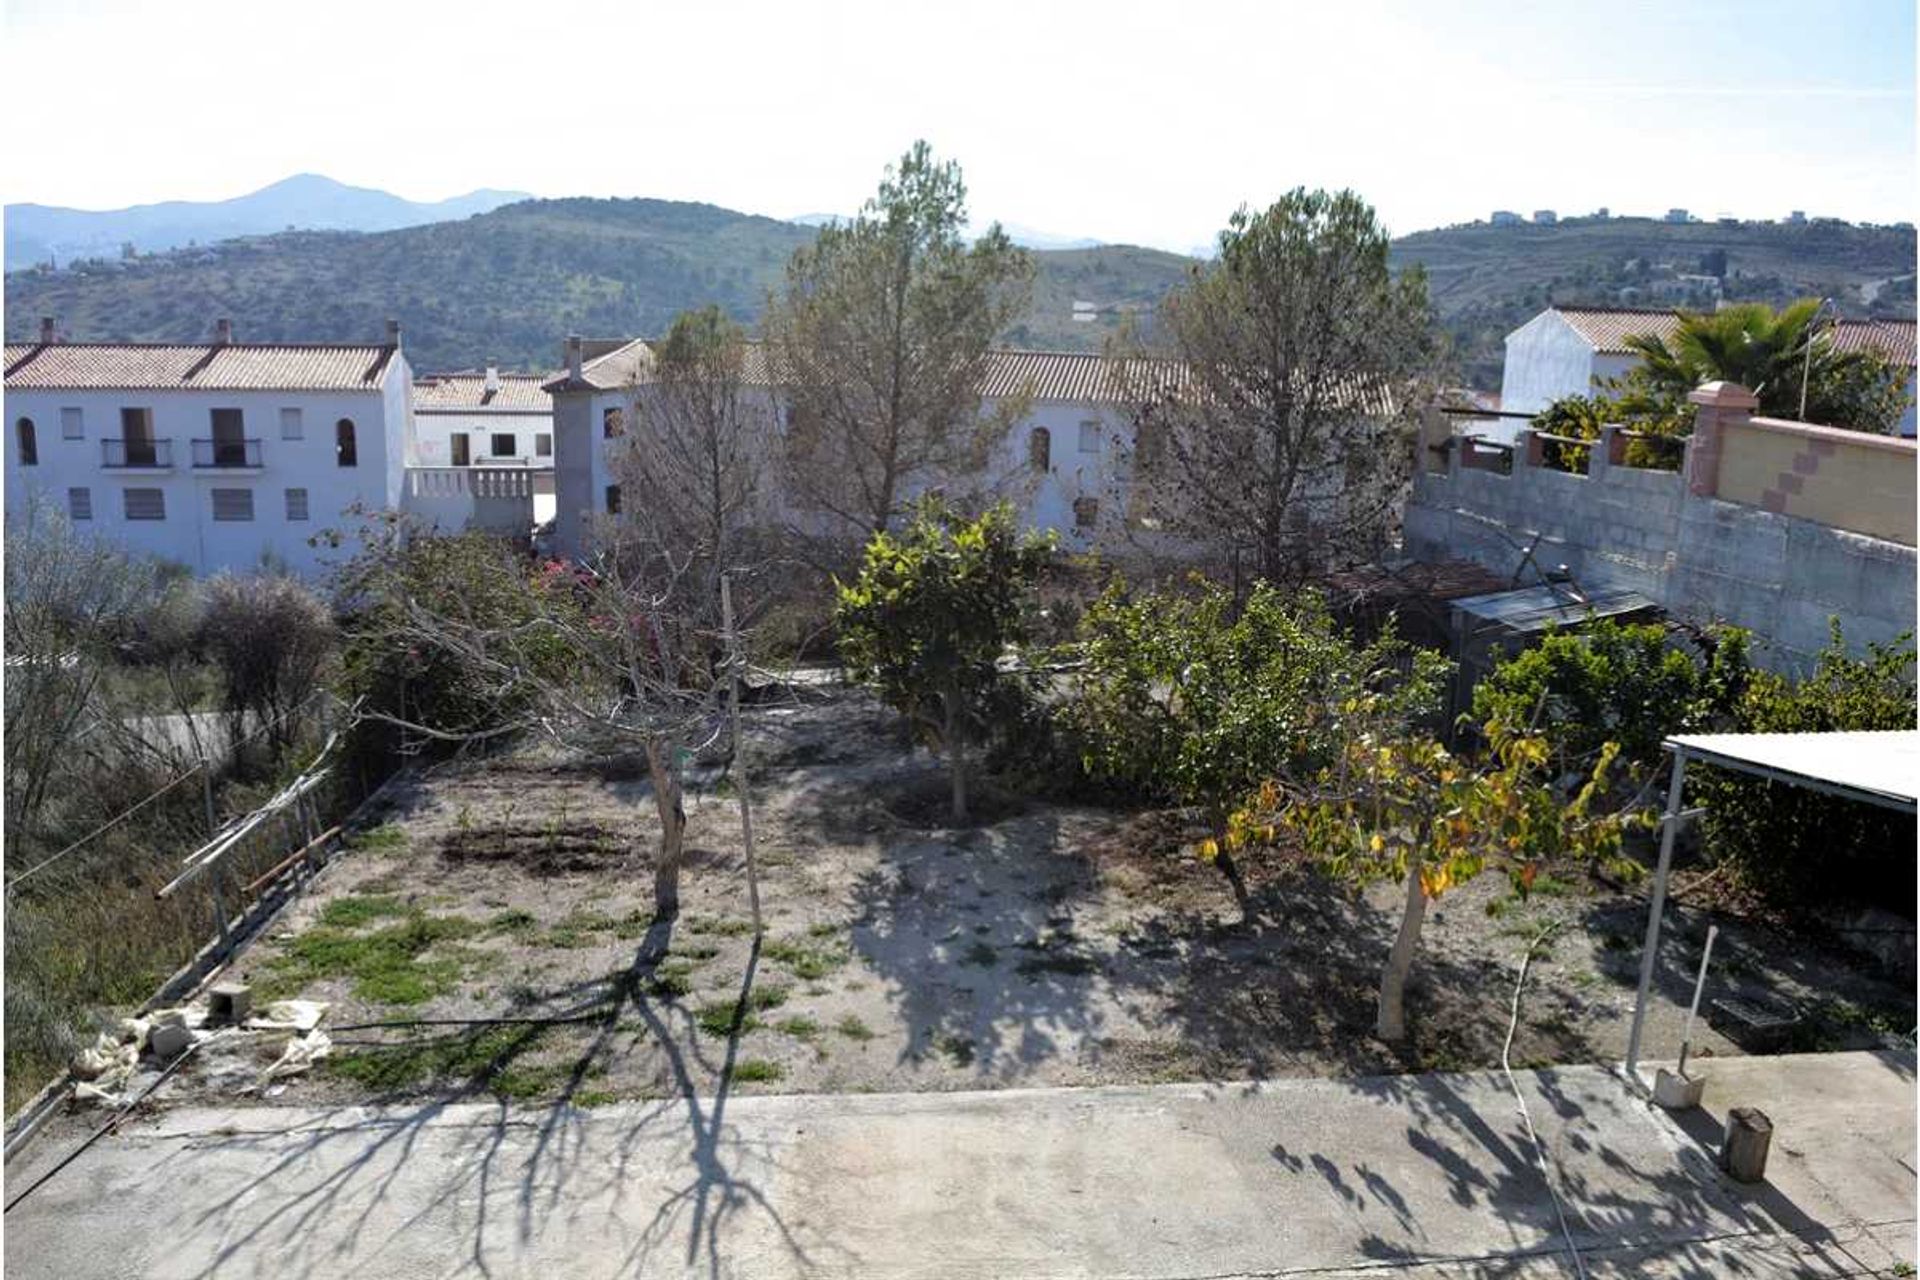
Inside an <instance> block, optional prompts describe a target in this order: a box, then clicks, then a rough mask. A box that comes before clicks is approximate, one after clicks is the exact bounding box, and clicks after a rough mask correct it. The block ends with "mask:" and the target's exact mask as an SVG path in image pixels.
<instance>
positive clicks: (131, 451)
mask: <svg viewBox="0 0 1920 1280" xmlns="http://www.w3.org/2000/svg"><path fill="white" fill-rule="evenodd" d="M51 328H52V326H51V325H50V324H48V325H44V326H43V333H42V336H43V338H45V339H48V340H46V341H42V342H39V343H21V344H8V345H7V347H6V354H5V359H6V371H5V387H6V432H7V435H6V452H5V457H6V472H5V487H6V498H7V502H8V505H9V507H10V508H11V509H12V510H15V511H20V510H24V509H25V505H26V504H27V502H28V501H29V500H30V499H31V498H33V497H34V496H35V495H37V496H38V498H39V500H40V501H42V502H45V503H47V504H50V505H51V506H53V507H54V508H55V509H57V510H59V511H61V512H63V513H64V514H65V515H66V516H67V517H68V518H69V519H71V520H72V521H73V523H74V526H75V527H76V528H78V529H82V530H91V531H95V532H98V533H100V534H103V535H106V536H107V537H109V538H111V539H112V540H114V541H117V542H120V543H122V544H124V545H125V546H127V547H128V548H129V549H131V550H135V551H138V552H141V553H145V554H149V555H153V556H157V557H159V558H161V559H163V560H166V561H170V562H174V563H178V564H181V565H184V566H186V567H187V568H189V569H191V570H192V571H193V572H194V573H197V574H211V573H217V572H219V571H221V570H227V569H231V570H236V571H246V570H250V569H257V568H260V567H262V566H274V567H283V568H285V569H288V570H291V571H293V572H295V573H299V574H302V575H305V576H314V575H317V574H319V573H321V572H323V571H324V570H325V569H326V568H327V567H328V566H329V565H331V564H335V563H338V562H339V561H340V560H341V559H342V558H344V557H345V556H346V555H348V554H350V553H351V544H350V543H343V544H342V545H341V546H339V547H337V548H336V547H333V546H331V545H330V543H331V541H332V540H331V539H329V538H325V537H316V535H319V534H322V533H323V532H324V531H334V530H337V531H340V532H342V533H351V531H352V530H353V528H354V527H355V525H356V523H357V517H356V516H355V515H354V514H353V511H354V509H356V508H359V509H365V510H368V511H378V510H383V509H390V508H398V507H399V506H401V503H402V494H403V490H404V488H405V475H404V473H405V465H406V455H407V441H408V439H409V435H410V427H409V421H410V418H411V403H410V387H411V382H412V379H411V375H410V371H409V370H408V367H407V362H406V358H405V356H404V354H403V353H402V351H401V348H400V335H399V326H398V325H397V324H393V323H391V322H390V323H389V325H388V333H387V340H386V341H385V342H383V343H376V344H367V345H332V344H260V343H239V342H235V341H233V340H232V336H231V330H230V328H229V326H227V325H226V323H225V322H222V323H221V326H220V329H219V332H218V335H217V336H216V338H215V340H214V341H213V342H211V343H204V344H192V345H162V344H128V343H66V342H55V341H52V340H51V338H52V333H51Z"/></svg>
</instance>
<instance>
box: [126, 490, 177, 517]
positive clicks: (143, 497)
mask: <svg viewBox="0 0 1920 1280" xmlns="http://www.w3.org/2000/svg"><path fill="white" fill-rule="evenodd" d="M120 501H121V509H122V511H123V512H124V514H125V515H126V518H127V519H129V520H165V519H166V518H167V495H166V493H165V492H164V491H163V490H160V489H122V490H121V491H120Z"/></svg>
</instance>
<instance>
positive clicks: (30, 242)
mask: <svg viewBox="0 0 1920 1280" xmlns="http://www.w3.org/2000/svg"><path fill="white" fill-rule="evenodd" d="M526 198H527V196H526V194H525V193H524V192H519V191H471V192H468V193H467V194H466V195H464V196H455V197H454V198H453V199H451V200H439V201H434V202H431V203H426V204H422V203H419V202H416V201H413V200H403V199H401V198H400V197H399V196H396V195H391V194H389V193H388V192H385V191H375V190H373V189H371V188H368V187H350V186H347V185H346V184H345V183H341V182H335V181H334V180H333V179H332V178H325V177H321V176H320V175H319V174H315V173H303V174H299V175H297V176H295V177H291V178H287V179H285V180H283V181H280V182H276V183H274V184H273V185H272V186H269V187H262V188H261V189H260V190H258V191H254V192H251V193H249V194H247V195H244V196H238V197H236V198H234V199H232V200H209V201H194V200H170V201H168V202H166V203H164V204H142V205H135V206H133V207H132V208H129V209H111V210H105V211H98V212H96V211H93V210H88V209H64V208H60V207H59V206H56V205H44V204H10V205H8V206H7V207H6V240H7V254H6V258H7V269H8V270H9V271H11V270H12V269H14V268H15V267H26V266H31V265H33V264H35V263H39V262H46V261H48V260H49V259H50V258H51V259H53V260H55V261H57V262H59V263H61V264H63V265H64V264H65V263H68V262H72V261H74V260H75V259H78V258H99V257H104V258H118V257H119V256H120V254H121V251H122V247H123V246H126V245H132V246H133V248H134V250H135V251H136V252H138V253H158V252H161V251H163V250H166V249H174V248H178V247H180V246H182V245H187V244H193V243H196V242H197V243H199V244H211V243H212V242H214V241H216V240H227V239H231V238H233V237H234V236H254V235H266V234H269V233H271V232H275V231H288V230H293V229H296V228H297V229H299V230H302V231H391V230H393V229H395V228H397V227H413V226H419V225H420V224H422V223H426V222H445V221H448V220H451V219H455V218H467V217H471V216H473V215H474V214H476V213H485V212H487V211H488V210H490V209H497V208H499V207H500V206H501V205H503V204H511V203H512V202H514V201H516V200H525V199H526Z"/></svg>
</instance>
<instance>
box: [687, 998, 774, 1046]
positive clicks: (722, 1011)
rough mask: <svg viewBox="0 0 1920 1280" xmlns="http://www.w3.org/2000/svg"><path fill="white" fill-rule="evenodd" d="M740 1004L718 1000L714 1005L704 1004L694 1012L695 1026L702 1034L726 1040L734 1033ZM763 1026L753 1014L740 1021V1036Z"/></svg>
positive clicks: (750, 1013) (749, 1013)
mask: <svg viewBox="0 0 1920 1280" xmlns="http://www.w3.org/2000/svg"><path fill="white" fill-rule="evenodd" d="M739 1007H740V1006H739V1004H738V1002H736V1001H733V1000H717V1001H715V1002H714V1003H712V1004H703V1005H701V1006H700V1007H699V1008H698V1009H695V1010H694V1011H693V1024H694V1025H695V1026H697V1027H699V1028H700V1030H701V1031H702V1032H704V1033H705V1034H707V1035H710V1036H713V1037H715V1038H716V1039H725V1038H726V1037H728V1036H730V1035H732V1034H733V1032H734V1014H735V1013H736V1012H737V1011H738V1010H739ZM762 1025H763V1024H762V1023H761V1021H760V1019H759V1018H757V1017H755V1016H754V1015H753V1013H752V1012H748V1013H747V1015H746V1016H745V1017H743V1018H741V1019H740V1026H739V1030H740V1034H741V1035H745V1034H746V1033H747V1032H749V1031H757V1030H759V1029H760V1027H761V1026H762Z"/></svg>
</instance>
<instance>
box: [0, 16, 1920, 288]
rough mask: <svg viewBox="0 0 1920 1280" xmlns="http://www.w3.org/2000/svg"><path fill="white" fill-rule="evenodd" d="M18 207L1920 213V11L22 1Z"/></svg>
mask: <svg viewBox="0 0 1920 1280" xmlns="http://www.w3.org/2000/svg"><path fill="white" fill-rule="evenodd" d="M4 2H5V5H6V8H5V18H4V22H5V28H4V29H5V49H4V59H5V64H4V65H5V76H6V84H7V86H8V94H7V98H8V103H9V106H10V108H11V114H12V127H10V128H9V129H8V130H7V145H6V148H5V152H4V159H3V160H0V195H4V198H5V199H6V200H7V201H9V202H15V201H26V200H32V201H38V202H41V203H47V204H63V205H73V206H77V207H81V208H114V207H119V206H122V205H127V204H135V203H147V202H150V201H156V200H166V199H223V198H227V197H230V196H234V195H239V194H241V193H243V192H246V191H250V190H253V189H255V188H258V187H261V186H264V185H266V184H267V183H269V182H273V181H275V180H277V179H280V178H284V177H286V176H288V175H290V174H294V173H301V172H317V173H324V174H326V175H328V176H330V177H333V178H337V179H339V180H341V181H343V182H348V183H352V184H355V185H360V186H370V187H379V188H382V189H385V190H389V191H393V192H395V193H397V194H400V195H403V196H406V197H409V198H411V199H416V200H427V199H439V198H442V197H446V196H451V195H456V194H459V193H461V192H464V191H468V190H472V189H473V188H476V187H496V188H507V189H514V190H523V191H529V192H532V193H534V194H536V195H541V196H570V195H590V196H653V197H659V198H665V199H679V200H704V201H709V202H712V203H714V204H719V205H723V206H726V207H728V208H734V209H741V210H745V211H748V212H753V213H763V214H769V215H773V216H776V217H788V216H794V215H799V214H805V213H821V212H827V213H832V212H850V211H851V210H853V209H854V208H856V207H857V206H858V205H859V204H860V202H861V201H862V200H864V199H865V198H866V197H867V196H868V195H870V194H871V193H872V191H873V188H874V185H875V184H876V182H877V181H878V179H879V176H880V172H881V170H882V168H883V166H884V165H885V164H886V163H887V162H888V161H889V160H891V159H893V158H895V157H897V156H898V155H899V153H900V152H901V151H903V150H904V149H905V148H906V146H907V145H908V144H909V143H911V142H912V140H913V139H915V138H917V137H924V138H926V139H927V140H928V141H929V142H931V143H932V145H933V146H934V148H935V150H936V151H937V152H938V153H939V154H941V155H942V156H947V157H951V158H954V159H957V160H959V161H960V163H961V164H962V166H963V167H964V170H965V174H966V178H967V183H968V186H969V189H970V193H971V207H972V212H973V214H974V216H975V219H976V221H985V220H988V219H996V218H997V219H1000V220H1003V221H1005V222H1008V223H1012V224H1018V225H1020V226H1023V227H1026V228H1031V229H1034V230H1038V231H1042V232H1046V233H1050V234H1056V235H1062V236H1074V237H1082V236H1084V237H1090V238H1095V239H1100V240H1106V241H1113V242H1121V243H1135V244H1150V245H1155V246H1159V247H1162V248H1169V249H1176V250H1191V249H1193V248H1195V247H1196V246H1200V245H1204V244H1207V243H1209V242H1210V241H1211V240H1212V238H1213V236H1214V234H1215V233H1216V231H1217V230H1218V229H1219V228H1220V227H1221V226H1222V225H1223V224H1224V223H1225V221H1226V218H1227V216H1228V215H1229V214H1230V213H1231V212H1232V211H1233V210H1234V209H1235V208H1237V207H1239V206H1240V205H1242V204H1253V205H1262V204H1265V203H1267V202H1270V201H1271V200H1273V199H1274V198H1275V197H1276V196H1278V195H1279V194H1281V193H1282V192H1284V191H1286V190H1287V189H1289V188H1291V187H1294V186H1302V185H1304V186H1308V187H1329V188H1333V187H1342V186H1348V187H1352V188H1354V189H1355V190H1357V191H1358V192H1360V194H1362V195H1363V196H1365V197H1366V198H1367V199H1368V200H1370V201H1371V202H1372V203H1373V204H1374V206H1375V207H1376V208H1377V209H1378V210H1379V213H1380V216H1381V219H1382V221H1383V222H1384V223H1385V224H1386V225H1387V226H1388V227H1389V228H1390V229H1392V230H1393V231H1394V232H1395V233H1396V234H1400V233H1405V232H1408V231H1414V230H1419V229H1423V228H1427V227H1434V226H1442V225H1447V224H1451V223H1456V222H1464V221H1470V220H1472V219H1475V218H1485V217H1486V216H1487V215H1488V213H1489V212H1490V211H1491V210H1493V209H1515V210H1519V211H1522V212H1529V213H1530V212H1531V211H1532V210H1535V209H1542V208H1550V209H1555V210H1557V211H1559V212H1560V213H1562V214H1573V213H1586V212H1590V211H1592V210H1594V209H1596V208H1599V207H1601V206H1605V207H1608V208H1610V209H1611V210H1612V211H1613V212H1614V213H1615V214H1621V213H1658V212H1664V211H1665V210H1667V209H1668V208H1670V207H1675V206H1678V207H1684V208H1687V209H1690V210H1691V211H1693V212H1694V213H1695V214H1698V215H1700V216H1703V217H1713V216H1717V215H1720V214H1733V215H1736V216H1740V217H1751V218H1774V217H1780V216H1782V215H1784V214H1785V213H1786V212H1787V211H1788V210H1790V209H1804V210H1806V211H1807V212H1808V213H1809V214H1825V215H1831V216H1836V217H1844V218H1848V219H1851V220H1858V221H1874V222H1892V221H1902V220H1908V221H1911V220H1915V217H1916V204H1920V200H1917V199H1916V180H1915V179H1916V168H1915V136H1914V114H1915V102H1914V44H1915V21H1914V12H1915V5H1914V2H1913V0H1799V2H1798V3H1775V2H1773V0H1738V2H1734V3H1721V2H1719V0H1659V2H1657V3H1640V2H1639V0H1605V2H1604V3H1590V2H1588V0H1533V2H1531V3H1529V2H1527V0H1506V2H1504V3H1497V4H1496V3H1491V2H1488V3H1482V2H1480V0H1338V3H1332V4H1329V3H1325V2H1324V0H1320V2H1312V3H1308V2H1300V3H1282V2H1279V0H1273V2H1269V3H1227V2H1222V0H1160V2H1158V3H1147V4H1140V3H1131V2H1129V0H1100V2H1099V3H1084V4H1083V3H1049V2H1048V0H1018V2H1013V3H1007V2H1003V0H967V3H964V4H956V3H952V2H951V0H948V2H947V3H943V4H939V5H933V4H921V3H914V2H912V0H890V2H887V0H882V2H878V3H836V2H835V0H805V2H804V3H803V2H800V0H766V2H748V0H700V2H698V3H685V2H682V3H674V4H656V3H649V2H646V0H612V2H608V3H603V2H602V0H565V2H564V3H560V4H550V5H543V4H532V3H527V2H526V0H512V2H508V0H458V2H457V3H454V2H443V0H372V2H369V0H309V2H308V3H304V4H287V3H279V2H278V0H244V2H241V3H232V2H229V0H186V2H184V3H183V2H182V0H167V2H165V3H147V2H145V0H4Z"/></svg>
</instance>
